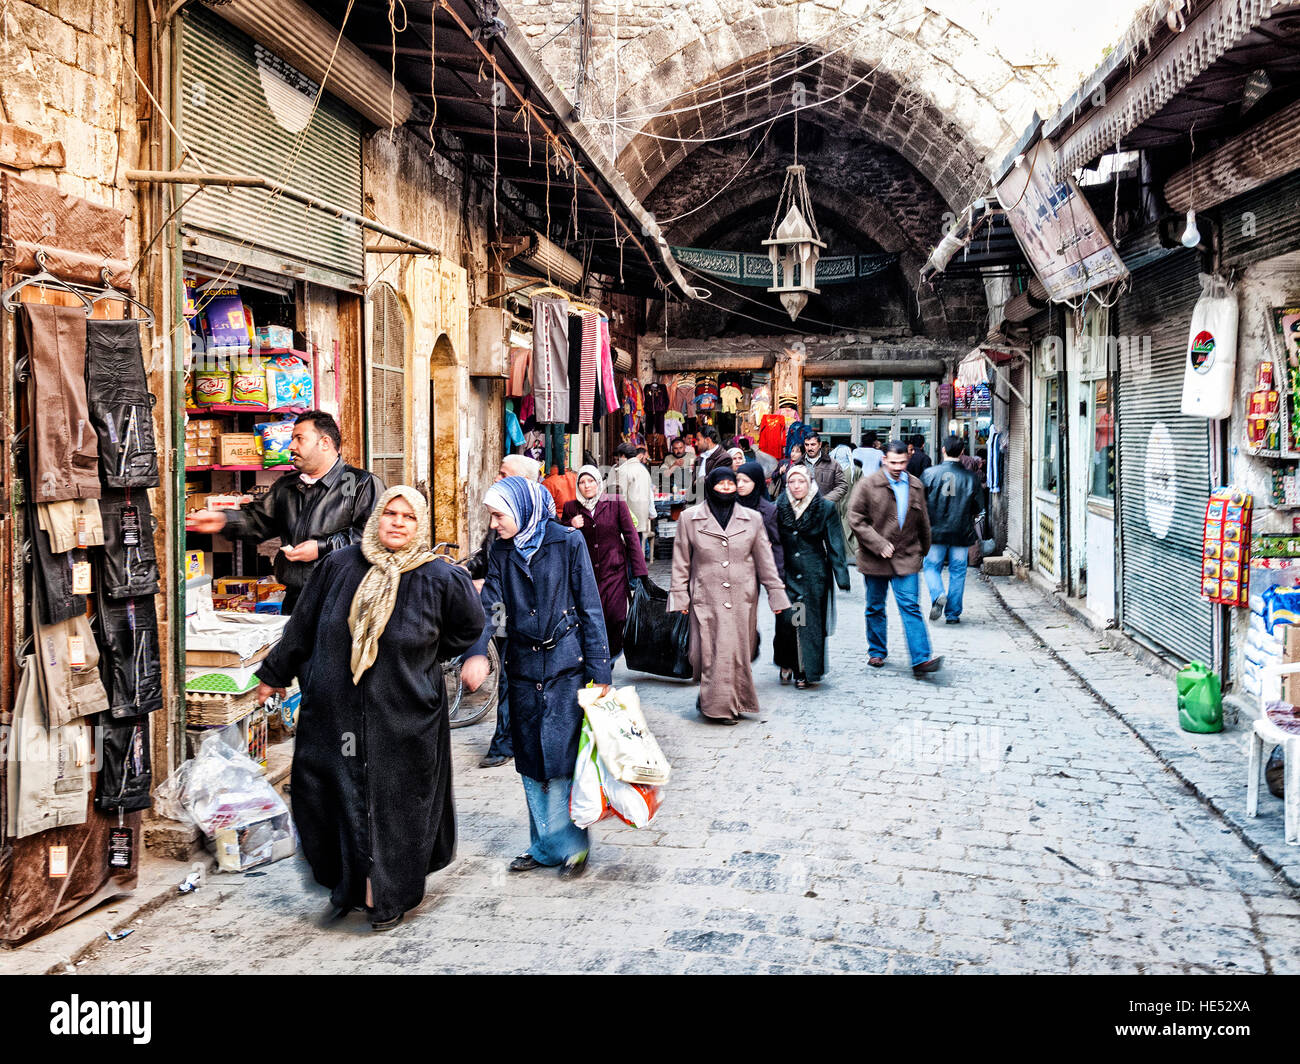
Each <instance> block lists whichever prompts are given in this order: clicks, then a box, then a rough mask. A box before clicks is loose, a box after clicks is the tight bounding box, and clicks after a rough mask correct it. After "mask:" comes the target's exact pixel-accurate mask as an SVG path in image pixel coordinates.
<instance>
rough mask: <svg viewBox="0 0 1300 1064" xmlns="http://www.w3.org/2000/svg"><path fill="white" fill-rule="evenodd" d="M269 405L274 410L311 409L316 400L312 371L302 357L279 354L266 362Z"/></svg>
mask: <svg viewBox="0 0 1300 1064" xmlns="http://www.w3.org/2000/svg"><path fill="white" fill-rule="evenodd" d="M266 390H267V395H268V405H269V406H270V407H271V408H272V409H274V410H281V409H285V408H287V407H295V408H301V409H303V410H309V409H311V407H312V405H313V404H314V402H315V395H314V390H313V387H312V380H311V371H310V370H309V369H308V367H307V364H306V363H305V362H303V361H302V359H300V358H295V357H294V356H292V355H277V356H276V357H274V358H271V359H268V360H267V363H266Z"/></svg>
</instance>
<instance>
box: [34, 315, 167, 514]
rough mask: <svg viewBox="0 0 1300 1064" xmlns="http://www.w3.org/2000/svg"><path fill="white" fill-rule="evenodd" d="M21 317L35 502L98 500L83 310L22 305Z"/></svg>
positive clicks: (97, 459) (96, 454)
mask: <svg viewBox="0 0 1300 1064" xmlns="http://www.w3.org/2000/svg"><path fill="white" fill-rule="evenodd" d="M19 313H20V316H21V324H22V335H23V340H24V345H25V349H26V353H27V360H28V366H29V370H28V383H27V397H28V408H29V409H30V410H31V435H30V440H31V442H30V446H29V447H28V452H29V453H30V455H31V471H32V480H31V488H32V493H33V497H34V498H35V500H36V501H37V502H60V501H62V500H63V499H98V498H99V443H98V441H97V440H96V437H95V428H94V426H93V425H92V424H91V420H90V408H89V406H88V404H87V401H86V325H87V320H86V313H85V309H84V308H83V307H82V306H81V305H80V304H78V305H77V306H75V307H53V306H45V305H42V304H39V303H22V304H20V306H19ZM149 432H150V435H151V436H152V434H153V422H152V421H150V423H149Z"/></svg>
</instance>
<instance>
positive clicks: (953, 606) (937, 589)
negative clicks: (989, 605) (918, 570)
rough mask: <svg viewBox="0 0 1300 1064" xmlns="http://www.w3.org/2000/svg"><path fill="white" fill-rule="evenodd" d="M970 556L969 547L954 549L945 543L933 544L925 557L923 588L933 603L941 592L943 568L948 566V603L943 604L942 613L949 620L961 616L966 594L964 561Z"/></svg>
mask: <svg viewBox="0 0 1300 1064" xmlns="http://www.w3.org/2000/svg"><path fill="white" fill-rule="evenodd" d="M969 555H970V548H969V547H954V546H950V545H949V544H947V543H934V544H932V545H931V546H930V551H929V553H928V554H926V556H925V567H924V569H923V570H922V571H923V572H924V573H925V586H926V587H927V588H928V589H929V591H930V601H931V602H933V601H934V600H935V599H937V598H938V597H939V596H940V595H942V594H943V593H944V591H943V567H944V564H945V563H946V564H947V566H948V601H947V602H946V603H944V609H943V613H944V616H945V617H947V618H948V619H949V620H952V619H953V618H956V617H960V616H961V600H962V595H963V594H965V592H966V559H967V558H968V557H969Z"/></svg>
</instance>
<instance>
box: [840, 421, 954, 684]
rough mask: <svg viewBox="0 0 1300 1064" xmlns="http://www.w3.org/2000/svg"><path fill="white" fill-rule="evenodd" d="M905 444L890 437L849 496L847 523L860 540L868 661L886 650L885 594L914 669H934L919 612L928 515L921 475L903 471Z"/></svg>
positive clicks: (921, 672)
mask: <svg viewBox="0 0 1300 1064" xmlns="http://www.w3.org/2000/svg"><path fill="white" fill-rule="evenodd" d="M907 457H908V456H907V444H905V443H904V442H903V441H902V440H894V441H892V442H891V443H890V444H889V446H888V447H887V448H886V450H885V459H884V462H883V464H882V465H881V467H880V468H879V469H878V470H876V472H874V473H872V474H871V475H870V476H866V477H863V478H862V479H861V480H859V481H858V483H857V484H856V485H855V486H854V488H853V494H852V496H851V497H850V499H849V513H848V517H849V527H850V528H852V529H853V535H854V538H856V539H857V541H858V557H857V563H858V571H859V572H860V573H862V574H863V577H864V578H865V580H866V584H867V611H866V614H867V651H868V653H869V655H870V657H869V658H868V659H867V664H868V665H870V666H872V667H873V668H877V669H878V668H880V667H882V666H883V665H884V664H885V657H886V655H887V652H888V649H887V643H886V637H887V631H888V626H887V624H886V621H885V596H886V595H887V594H888V592H889V589H890V588H891V587H892V588H893V589H894V602H896V603H897V604H898V612H899V614H900V616H901V617H902V620H903V634H904V635H905V636H906V637H907V650H908V655H909V658H910V661H911V665H912V674H913V675H914V676H917V677H921V676H925V675H927V674H928V673H932V672H937V671H938V670H939V668H940V667H941V666H942V665H943V658H941V657H936V658H932V657H931V656H930V633H929V631H928V629H927V628H926V624H925V618H924V617H922V616H921V603H920V591H921V581H920V572H921V559H922V558H923V557H924V556H925V553H926V552H927V551H928V550H929V549H930V515H929V511H928V510H927V508H926V504H925V490H924V489H923V488H922V486H921V482H920V480H918V479H917V478H916V477H914V476H911V475H910V474H909V473H908V472H907Z"/></svg>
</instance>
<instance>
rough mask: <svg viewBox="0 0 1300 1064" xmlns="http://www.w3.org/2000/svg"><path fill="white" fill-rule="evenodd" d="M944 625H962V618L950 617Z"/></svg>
mask: <svg viewBox="0 0 1300 1064" xmlns="http://www.w3.org/2000/svg"><path fill="white" fill-rule="evenodd" d="M943 623H944V624H961V618H960V617H949V618H948V619H947V620H946V621H944V622H943Z"/></svg>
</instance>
